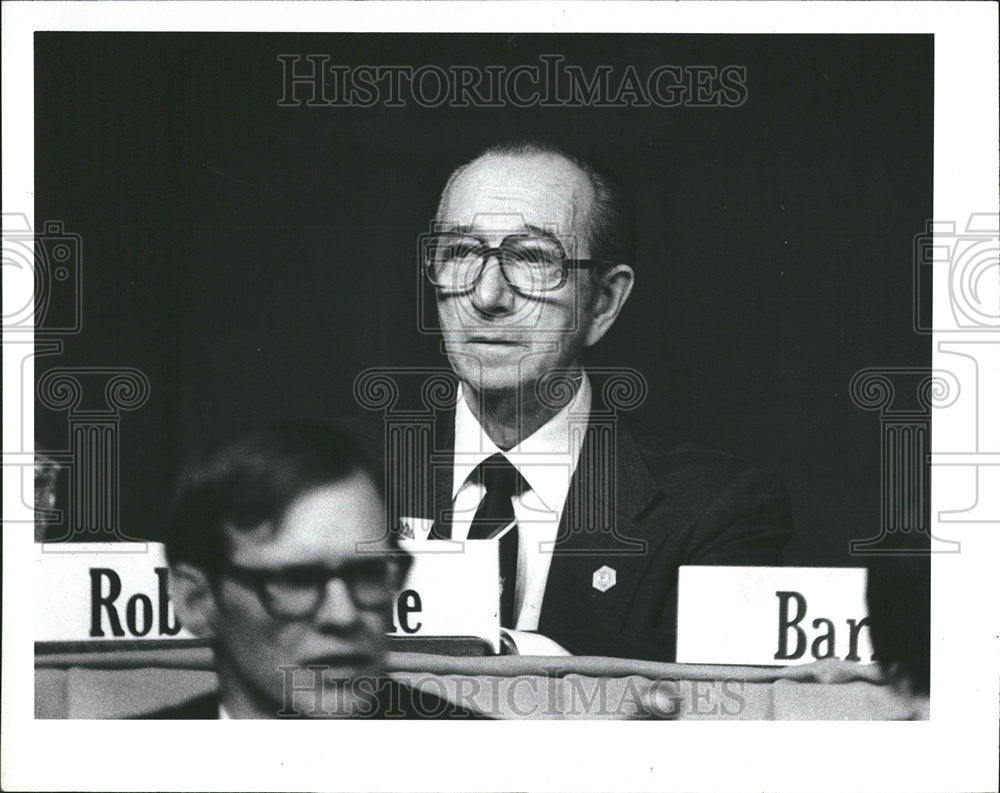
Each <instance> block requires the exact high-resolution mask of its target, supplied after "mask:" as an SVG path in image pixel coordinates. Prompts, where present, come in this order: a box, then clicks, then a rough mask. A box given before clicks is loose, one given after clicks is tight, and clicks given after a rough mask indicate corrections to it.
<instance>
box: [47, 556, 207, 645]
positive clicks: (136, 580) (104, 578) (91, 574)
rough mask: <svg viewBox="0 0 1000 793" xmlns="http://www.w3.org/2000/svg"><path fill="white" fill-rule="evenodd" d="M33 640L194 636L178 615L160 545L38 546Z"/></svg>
mask: <svg viewBox="0 0 1000 793" xmlns="http://www.w3.org/2000/svg"><path fill="white" fill-rule="evenodd" d="M34 567H35V571H34V572H35V576H34V577H35V640H36V641H101V640H109V639H110V640H115V639H118V640H121V639H157V640H164V639H191V638H194V637H193V636H192V635H191V634H190V633H189V632H188V631H186V630H184V628H182V627H181V625H180V623H179V622H178V620H177V615H176V614H174V609H173V606H172V605H171V604H170V599H169V595H168V590H167V581H168V571H167V558H166V554H165V553H164V550H163V546H162V545H161V544H160V543H155V542H150V543H144V542H99V543H44V544H41V543H39V544H36V545H35V557H34Z"/></svg>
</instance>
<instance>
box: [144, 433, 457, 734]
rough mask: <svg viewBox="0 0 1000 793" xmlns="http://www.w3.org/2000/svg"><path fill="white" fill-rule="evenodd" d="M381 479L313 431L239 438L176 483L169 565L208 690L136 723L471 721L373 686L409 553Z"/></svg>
mask: <svg viewBox="0 0 1000 793" xmlns="http://www.w3.org/2000/svg"><path fill="white" fill-rule="evenodd" d="M380 481H381V475H380V473H379V472H377V471H376V469H375V468H374V467H373V466H372V465H371V464H370V462H369V461H368V458H367V457H366V456H365V455H364V454H363V452H362V450H361V447H360V446H359V445H358V443H357V442H356V441H355V440H354V439H353V438H352V437H351V436H350V435H349V434H347V433H346V432H344V431H343V430H341V429H338V428H335V427H332V426H330V425H326V424H322V423H305V422H303V423H288V424H276V425H271V426H265V427H260V428H256V429H252V430H248V431H245V432H243V433H241V434H240V435H238V436H236V437H235V438H233V439H232V440H230V441H229V442H228V443H225V444H222V445H220V446H217V447H215V448H212V449H209V450H208V451H207V452H206V453H204V454H202V455H201V456H199V457H198V458H197V459H194V460H193V461H192V462H191V463H190V464H189V465H188V466H187V468H186V470H185V471H184V474H183V476H182V477H181V483H180V488H179V490H178V493H177V496H176V499H175V503H174V507H173V511H172V515H171V518H170V536H169V539H168V542H167V557H168V559H169V561H170V593H171V599H172V601H173V603H174V607H175V608H176V611H177V614H178V616H179V618H180V620H181V622H182V624H183V625H184V626H185V627H186V628H188V629H189V630H190V631H192V632H193V633H195V634H196V635H198V636H201V637H205V638H208V639H210V641H211V644H212V647H213V650H214V652H215V663H216V671H217V673H218V678H219V690H218V693H215V694H210V695H207V696H203V697H200V698H198V699H194V700H191V701H189V702H186V703H184V704H182V705H180V706H177V707H174V708H170V709H169V710H165V711H160V712H157V713H153V714H150V715H148V716H146V717H145V718H160V719H215V718H234V719H247V718H256V719H264V718H295V717H327V718H336V717H346V718H394V717H395V718H443V717H451V718H456V717H459V718H460V717H468V716H472V715H474V714H472V713H471V712H469V711H467V710H465V709H464V708H460V707H456V706H453V705H451V704H450V703H448V702H445V701H443V700H441V699H439V698H438V697H436V696H434V695H432V694H430V693H424V692H417V691H414V690H412V689H410V688H408V687H406V686H403V685H401V684H399V683H396V682H394V681H392V680H390V679H388V678H386V677H385V676H384V675H383V670H384V664H385V646H386V631H387V630H388V628H389V627H390V626H391V617H390V615H391V606H392V602H393V597H394V595H395V591H396V588H397V587H398V585H399V583H400V582H401V576H402V575H403V573H404V572H405V570H406V568H407V566H408V564H409V561H410V559H409V556H408V555H407V554H405V553H403V552H402V551H400V550H399V549H398V547H396V546H394V545H393V543H392V541H391V538H390V542H389V543H387V542H386V525H385V520H386V519H385V513H384V512H383V509H382V504H383V500H384V499H383V496H382V492H381V485H380Z"/></svg>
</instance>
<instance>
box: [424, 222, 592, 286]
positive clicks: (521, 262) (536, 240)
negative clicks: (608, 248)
mask: <svg viewBox="0 0 1000 793" xmlns="http://www.w3.org/2000/svg"><path fill="white" fill-rule="evenodd" d="M425 240H426V241H425V245H424V273H425V275H426V276H427V280H428V281H430V282H431V283H432V284H433V285H434V286H435V287H436V288H437V289H439V290H440V291H442V292H448V293H460V292H470V291H472V290H473V289H475V287H476V284H478V283H479V279H480V278H482V276H483V271H484V270H485V269H486V262H487V261H489V260H490V259H496V260H497V263H498V264H499V265H500V272H501V273H503V277H504V279H505V280H506V281H507V283H508V284H509V285H510V287H511V288H512V289H514V290H515V291H516V292H519V293H520V294H522V295H531V294H534V293H537V292H550V291H552V290H553V289H559V288H560V287H562V286H563V285H564V284H565V283H566V279H567V278H568V277H569V271H570V270H578V269H583V268H585V267H592V266H594V265H597V264H601V261H600V260H599V259H573V258H570V257H569V256H568V255H567V254H566V249H565V247H564V246H563V244H562V243H561V242H560V241H559V239H557V238H556V237H553V236H546V235H541V234H511V235H510V236H507V237H504V238H503V240H501V242H500V245H499V246H497V247H492V246H490V245H488V244H487V243H486V241H485V240H483V239H481V238H480V237H477V236H475V235H473V234H465V233H462V232H442V233H438V234H430V235H428V236H427V237H426V238H425Z"/></svg>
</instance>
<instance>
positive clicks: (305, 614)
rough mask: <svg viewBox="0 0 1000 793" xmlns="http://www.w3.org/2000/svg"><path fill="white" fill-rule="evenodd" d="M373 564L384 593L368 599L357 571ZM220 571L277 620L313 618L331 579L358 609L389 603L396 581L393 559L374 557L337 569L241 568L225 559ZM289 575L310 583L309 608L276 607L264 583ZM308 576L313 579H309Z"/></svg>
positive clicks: (314, 566) (316, 566)
mask: <svg viewBox="0 0 1000 793" xmlns="http://www.w3.org/2000/svg"><path fill="white" fill-rule="evenodd" d="M376 564H378V565H379V567H380V568H381V572H382V575H383V576H384V582H383V583H384V586H382V588H381V589H382V593H383V594H382V595H380V596H379V597H377V598H370V597H366V596H364V595H363V594H360V581H359V574H360V573H361V571H362V570H371V569H374V565H376ZM222 572H223V573H224V574H226V575H228V576H230V577H232V578H234V579H235V580H237V581H239V582H241V583H242V584H244V585H246V586H248V587H250V588H251V589H253V591H254V593H255V594H256V595H257V599H258V600H260V602H261V604H262V605H263V606H264V609H265V611H267V613H268V614H269V615H271V617H273V618H274V619H279V620H305V619H312V618H313V617H315V616H316V614H317V613H319V610H320V609H321V608H322V607H323V604H324V603H325V602H326V598H327V597H328V596H327V594H326V588H327V585H328V584H329V583H330V581H331V580H333V579H337V580H339V581H342V582H343V584H344V587H345V588H346V589H347V592H348V594H349V595H350V597H351V600H352V602H353V603H354V605H355V606H356V607H357V608H359V609H373V608H379V607H382V606H386V605H388V604H389V603H391V602H392V600H393V598H394V597H395V588H396V585H397V584H398V583H399V568H398V566H397V565H395V564H393V563H392V562H382V563H379V560H375V559H373V560H371V561H370V562H361V563H351V564H345V565H342V566H340V567H336V568H330V567H322V566H319V565H302V566H295V567H277V568H260V567H244V566H243V565H238V564H233V563H232V562H227V563H226V564H224V565H223V566H222ZM289 576H301V578H302V580H303V581H306V582H308V583H309V584H311V586H312V589H313V592H312V597H311V598H310V601H309V606H308V607H306V608H301V609H282V608H280V607H278V606H277V604H276V602H275V598H274V595H273V594H272V593H271V592H270V591H269V590H268V588H267V585H268V584H269V583H276V582H278V581H279V580H280V579H281V578H282V577H284V578H286V579H287V578H288V577H289ZM310 578H311V579H312V580H309V579H310ZM301 586H302V588H303V589H305V588H306V587H305V585H304V584H303V585H301ZM359 595H360V596H359Z"/></svg>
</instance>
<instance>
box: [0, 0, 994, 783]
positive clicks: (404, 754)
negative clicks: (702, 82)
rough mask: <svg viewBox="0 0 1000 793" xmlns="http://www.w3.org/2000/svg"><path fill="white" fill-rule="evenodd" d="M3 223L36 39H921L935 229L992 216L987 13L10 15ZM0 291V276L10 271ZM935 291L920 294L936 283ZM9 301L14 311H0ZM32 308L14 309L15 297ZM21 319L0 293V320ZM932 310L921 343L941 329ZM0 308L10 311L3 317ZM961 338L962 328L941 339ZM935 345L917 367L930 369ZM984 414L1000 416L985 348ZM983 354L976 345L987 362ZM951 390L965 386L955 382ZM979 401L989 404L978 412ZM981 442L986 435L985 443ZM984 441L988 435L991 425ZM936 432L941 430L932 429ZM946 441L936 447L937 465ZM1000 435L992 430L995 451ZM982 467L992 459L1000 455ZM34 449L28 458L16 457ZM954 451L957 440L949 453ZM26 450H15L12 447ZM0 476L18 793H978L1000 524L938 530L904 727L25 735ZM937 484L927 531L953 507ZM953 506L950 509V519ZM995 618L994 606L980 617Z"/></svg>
mask: <svg viewBox="0 0 1000 793" xmlns="http://www.w3.org/2000/svg"><path fill="white" fill-rule="evenodd" d="M2 15H3V50H2V57H3V111H4V113H3V119H4V120H3V206H4V211H5V212H13V211H17V212H24V213H26V214H27V215H28V219H29V222H31V223H32V228H34V217H33V196H34V185H33V173H34V151H33V135H34V129H33V124H34V121H33V118H34V116H33V96H32V87H33V43H32V38H33V33H34V31H42V30H48V31H52V30H59V31H70V30H100V31H111V30H118V31H153V30H163V31H196V30H197V31H247V32H249V31H253V32H266V31H283V32H310V33H316V32H320V31H323V32H331V33H334V32H342V31H364V32H372V31H386V32H420V31H435V32H490V31H494V32H496V31H500V32H515V31H516V32H591V31H592V32H642V33H656V32H662V33H769V34H770V33H930V34H933V35H934V37H935V43H934V65H935V66H934V68H935V77H934V83H935V85H934V103H935V116H934V118H935V129H934V217H935V219H941V220H955V221H957V222H961V219H964V218H968V217H969V216H970V215H972V214H974V213H996V212H997V211H998V197H997V182H996V179H997V172H998V159H997V142H998V126H997V118H998V116H997V107H996V96H997V88H998V82H997V52H998V42H997V6H996V5H995V4H993V3H979V2H972V3H939V2H926V3H880V2H873V3H854V2H845V3H833V2H830V3H825V2H817V3H789V2H773V3H756V2H735V3H727V2H719V3H715V2H706V3H701V2H692V3H684V4H678V3H664V4H655V3H645V2H641V3H639V2H622V3H605V2H577V3H563V2H552V3H533V2H511V3H499V2H471V3H465V2H455V3H450V2H420V3H416V2H412V3H411V2H398V3H397V2H393V3H383V2H370V3H363V4H362V3H326V2H303V3H284V2H278V3H264V2H249V3H234V2H184V3H174V2H163V3H155V2H150V3H142V2H121V3H118V2H113V3H112V2H100V3H88V2H45V3H21V2H11V3H5V4H4V5H3V9H2ZM5 279H6V273H5ZM936 280H937V279H936ZM18 300H20V301H22V302H13V301H18ZM28 300H30V295H29V296H28ZM8 301H12V302H11V303H10V305H23V304H26V302H27V301H26V299H25V296H24V295H23V294H22V295H17V294H8V293H7V290H6V289H5V290H4V303H5V308H6V306H7V305H8ZM946 310H947V308H946V307H943V306H942V305H940V304H939V301H937V300H936V301H935V327H938V325H939V322H940V324H941V326H942V327H947V325H946V323H945V321H944V316H943V315H944V313H945V311H946ZM6 313H7V312H6V311H5V314H6ZM956 332H957V331H956ZM950 333H953V332H952V331H948V330H944V331H939V332H938V333H936V334H935V338H934V342H933V343H934V347H933V349H934V360H933V366H934V368H938V367H939V366H941V367H943V368H947V366H948V364H949V361H948V360H947V356H946V355H945V354H944V353H943V352H942V351H941V348H940V345H941V343H942V339H944V340H947V339H948V338H951V337H950V336H949V335H948V334H950ZM977 338H978V339H979V340H980V341H982V342H984V343H985V344H984V346H983V348H982V354H983V356H984V357H983V359H982V362H983V363H984V364H986V365H985V366H984V365H982V364H981V365H980V374H981V380H983V382H981V383H979V384H978V387H979V388H980V389H983V388H986V389H992V390H987V391H986V392H982V391H981V392H980V410H981V411H986V410H987V406H988V405H990V404H994V405H996V404H1000V393H998V392H997V391H996V388H997V385H998V376H997V371H998V369H997V367H996V364H995V363H993V364H989V363H988V361H991V360H992V361H995V360H996V358H989V357H985V356H989V355H991V354H994V355H995V353H996V349H997V348H1000V333H993V332H986V333H980V334H978V336H977ZM7 341H8V340H7V339H6V338H5V340H4V356H3V367H4V389H3V415H4V439H5V440H4V450H5V453H6V452H7V451H8V450H10V449H11V448H13V447H14V446H15V445H16V443H17V442H18V439H19V438H21V437H24V438H28V439H30V438H31V437H32V430H33V427H32V415H33V414H32V405H33V367H32V364H31V360H30V355H29V354H28V353H30V350H31V339H30V334H29V335H28V338H25V339H24V340H23V341H21V342H20V343H19V344H8V343H7ZM987 348H989V349H987ZM963 386H967V387H969V388H976V387H977V384H975V383H971V382H965V381H963ZM991 400H992V401H991ZM989 426H992V428H993V429H995V428H996V424H995V423H994V424H992V425H989ZM989 426H988V427H987V428H989ZM949 427H950V425H949ZM949 427H944V428H942V427H940V426H937V427H935V432H934V439H933V449H934V451H935V453H936V452H938V451H940V450H951V449H952V448H953V446H954V444H952V445H949V443H950V441H951V438H950V437H949V436H948V433H950V432H951V431H952V430H951V429H950V428H949ZM998 434H1000V433H998ZM992 440H993V445H992V447H990V448H986V449H980V451H984V452H987V453H990V454H992V455H993V456H994V457H996V456H997V455H998V454H1000V438H997V437H995V436H994V437H993V439H992ZM29 443H30V440H29ZM958 445H959V446H960V445H961V444H958ZM29 448H30V447H29ZM7 474H8V471H7V469H5V470H4V495H5V498H4V525H3V551H4V553H3V595H4V599H3V602H4V604H5V606H4V615H3V616H4V619H3V727H4V729H3V738H2V741H3V743H2V760H3V763H2V768H3V772H2V773H3V778H2V780H0V781H2V787H3V788H4V789H8V790H10V789H17V790H32V789H38V790H44V789H63V790H114V789H121V790H129V789H133V790H180V789H191V790H198V789H204V790H218V789H226V790H243V789H245V790H285V789H318V790H326V789H329V790H442V791H448V790H511V789H520V790H549V789H560V790H562V789H574V790H581V791H583V790H588V791H589V790H593V791H610V790H661V789H676V790H688V791H698V790H713V791H714V790H730V789H732V790H737V789H742V790H775V791H778V790H789V791H811V790H856V791H867V790H900V791H903V790H905V791H925V790H926V791H950V790H956V791H958V790H965V791H978V790H995V789H996V785H997V771H996V762H997V730H998V698H1000V682H998V673H1000V665H998V655H1000V641H998V638H997V637H998V618H997V609H996V603H998V602H1000V576H998V575H997V572H996V561H997V560H998V559H1000V553H998V550H1000V532H998V529H1000V525H997V524H982V523H968V524H962V523H949V524H948V537H949V539H956V540H959V541H960V542H961V543H962V551H961V553H960V554H954V555H949V556H945V555H941V556H939V557H937V558H935V559H934V563H933V572H932V595H933V601H932V615H933V619H932V630H933V642H932V663H931V672H932V683H931V691H932V699H931V718H930V720H929V721H927V722H919V723H885V722H879V723H861V722H848V723H830V722H811V723H806V724H802V723H788V722H740V723H726V722H707V723H706V722H699V723H697V724H689V725H687V726H680V725H675V724H668V723H661V722H658V723H648V722H635V723H632V722H629V723H604V722H571V723H560V722H554V721H540V722H517V723H496V724H485V725H481V726H477V727H476V729H469V728H468V727H467V726H466V725H465V724H463V723H460V722H445V723H436V724H431V725H425V724H423V723H420V724H419V725H418V724H417V723H416V722H400V723H380V724H375V723H358V722H351V723H337V722H323V723H308V724H305V723H291V722H290V723H282V724H275V723H273V722H253V723H239V724H230V725H228V726H226V727H225V728H217V727H215V726H213V724H214V723H213V722H206V723H176V722H175V723H166V722H164V723H158V722H157V723H154V722H144V723H141V724H139V725H136V724H131V723H128V722H120V721H119V722H114V721H108V722H98V721H91V722H87V723H86V724H85V725H83V724H80V723H77V722H75V721H36V720H35V719H34V718H33V710H34V704H33V684H32V682H31V681H32V679H33V671H34V669H33V617H32V610H31V608H30V605H29V607H27V608H25V607H24V604H25V603H26V602H28V603H30V598H26V597H25V593H31V592H32V591H33V588H34V585H33V581H32V574H33V570H32V567H31V566H30V565H29V564H27V563H26V561H25V560H27V559H30V558H31V555H32V536H31V533H30V532H26V531H24V530H23V527H22V526H21V525H19V524H17V523H12V522H11V521H17V520H25V519H26V518H27V519H28V520H30V513H29V512H28V510H27V507H25V506H23V505H22V504H21V499H20V498H19V494H18V489H17V488H18V483H17V482H16V481H13V480H14V479H15V477H9V476H8V475H7ZM952 484H954V483H953V482H952V480H951V479H950V478H946V477H935V478H934V481H933V483H932V507H933V513H934V514H937V513H938V512H939V511H941V510H942V509H947V508H948V507H947V505H948V504H952V503H961V500H962V498H963V497H964V496H963V495H962V494H956V492H954V491H952V489H951V485H952ZM956 496H957V498H958V501H956V500H955V499H956ZM990 603H993V604H994V605H993V606H989V604H990Z"/></svg>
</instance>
